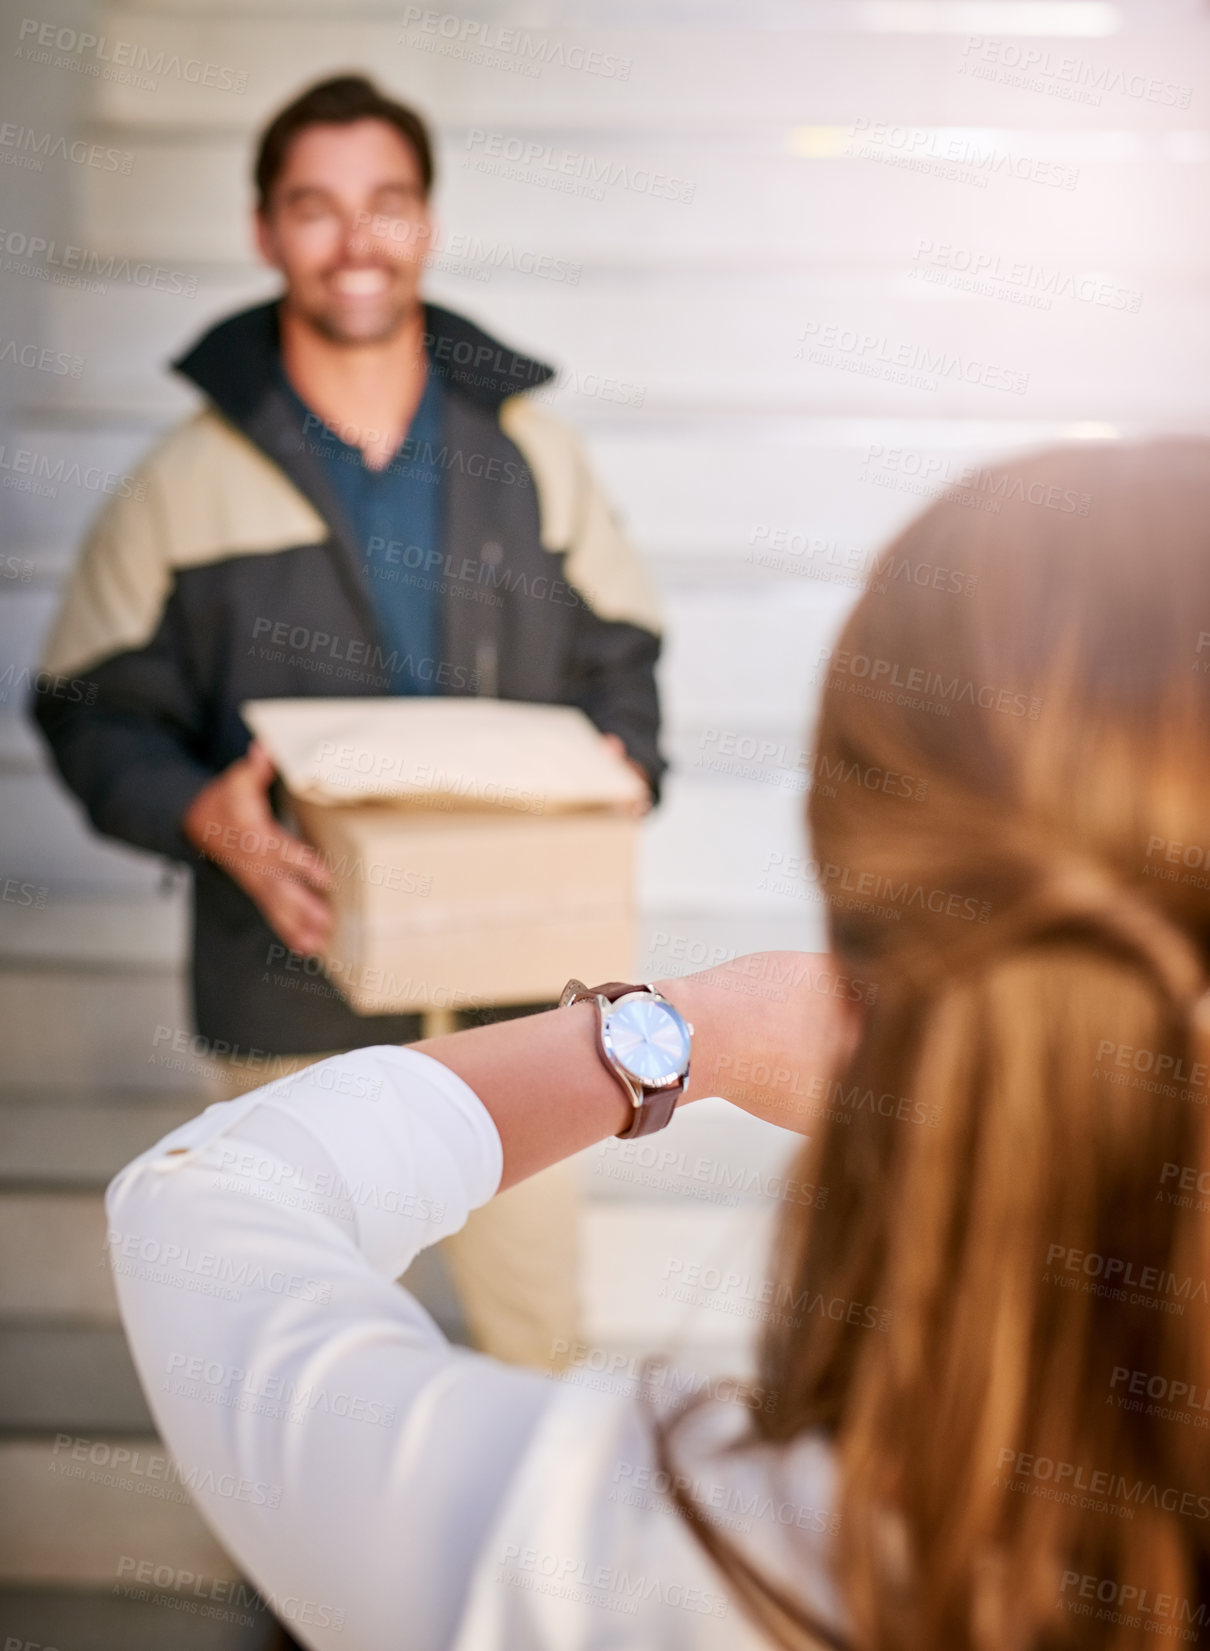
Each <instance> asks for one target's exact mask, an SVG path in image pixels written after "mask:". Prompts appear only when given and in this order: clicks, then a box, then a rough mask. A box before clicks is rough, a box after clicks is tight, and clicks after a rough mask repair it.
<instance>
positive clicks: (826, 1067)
mask: <svg viewBox="0 0 1210 1651" xmlns="http://www.w3.org/2000/svg"><path fill="white" fill-rule="evenodd" d="M652 984H653V985H654V986H655V987H656V989H657V990H658V991H660V992H662V993H663V995H664V996H665V997H666V998H667V999H668V1000H669V1002H670V1003H672V1004H673V1006H674V1007H675V1008H677V1009H679V1010H680V1012H681V1014H682V1015H683V1016H684V1017H685V1019H686V1020H687V1021H689V1022H690V1023H691V1024H692V1025H693V1028H694V1033H693V1056H692V1065H691V1069H690V1081H689V1085H688V1087H687V1088H686V1091H685V1094H684V1096H683V1097H682V1101H681V1105H684V1104H686V1103H687V1102H689V1101H694V1100H698V1099H700V1097H701V1096H703V1095H722V1096H724V1097H725V1098H726V1099H728V1100H733V1101H734V1102H735V1104H736V1105H737V1106H741V1107H743V1109H744V1110H745V1111H747V1112H752V1113H753V1114H755V1116H757V1117H760V1118H765V1119H766V1120H767V1121H769V1122H770V1123H776V1124H780V1125H782V1126H783V1127H784V1128H786V1129H792V1130H797V1131H799V1132H805V1131H806V1129H807V1127H808V1122H809V1119H810V1117H811V1116H812V1111H811V1105H812V1101H815V1102H816V1103H817V1102H818V1100H819V1098H820V1086H821V1085H822V1084H826V1083H827V1081H828V1079H829V1077H830V1076H831V1074H832V1073H833V1072H834V1071H835V1070H836V1069H837V1065H838V1063H839V1062H840V1061H842V1060H843V1058H844V1054H845V1052H846V1050H847V1048H848V1046H849V1040H850V1039H851V1037H852V1035H853V1032H854V1031H855V1029H856V1024H857V1018H856V1017H857V1012H858V1005H859V1004H860V1003H862V1002H864V1001H866V1000H867V999H866V987H865V984H864V983H863V982H860V981H855V980H853V979H852V978H851V977H849V976H846V975H844V974H842V973H840V972H839V971H838V970H837V969H836V967H835V966H834V964H833V963H832V961H831V959H830V958H829V957H827V956H826V955H825V954H822V953H812V952H756V953H753V954H751V955H750V956H747V957H739V958H735V959H733V960H732V961H730V962H728V963H724V964H722V965H720V966H719V967H718V968H715V969H706V970H703V971H702V972H700V973H698V974H692V975H685V976H683V977H682V978H681V979H679V980H659V981H653V982H652ZM596 1015H597V1011H596V1009H595V1008H594V1006H593V1005H592V1004H591V1003H578V1004H575V1005H573V1006H572V1007H570V1008H567V1009H552V1010H550V1011H548V1012H547V1013H546V1014H542V1015H531V1016H527V1017H525V1018H524V1019H519V1020H509V1021H500V1022H497V1023H496V1024H495V1025H492V1026H483V1027H477V1028H475V1029H474V1030H472V1031H467V1032H453V1033H451V1034H449V1035H448V1036H447V1037H440V1038H430V1039H428V1040H427V1041H426V1042H424V1043H418V1044H415V1045H413V1047H414V1048H416V1049H419V1050H421V1051H423V1052H424V1053H425V1054H428V1055H432V1056H433V1058H434V1059H435V1060H439V1061H440V1062H441V1063H442V1065H444V1066H447V1067H448V1068H449V1069H450V1071H451V1072H456V1073H457V1075H458V1076H459V1077H460V1078H462V1079H463V1080H464V1081H465V1082H466V1083H467V1084H469V1085H470V1087H471V1088H472V1089H473V1090H474V1091H475V1093H476V1095H478V1097H479V1099H480V1100H481V1101H482V1102H483V1104H484V1106H485V1107H486V1108H487V1110H488V1112H489V1113H490V1114H491V1116H492V1119H493V1121H494V1123H495V1125H496V1129H497V1131H498V1133H499V1136H500V1142H501V1146H502V1148H503V1154H504V1170H503V1174H502V1176H501V1180H500V1189H499V1190H500V1191H504V1189H505V1188H506V1187H511V1186H513V1185H514V1184H515V1183H516V1182H517V1181H523V1180H525V1178H526V1177H527V1176H530V1175H533V1174H535V1173H536V1172H537V1171H538V1170H540V1169H545V1168H546V1166H547V1165H548V1164H554V1163H558V1162H559V1160H560V1159H562V1158H568V1157H570V1156H571V1155H572V1154H573V1153H576V1152H579V1151H581V1150H582V1149H583V1148H584V1147H589V1146H593V1145H594V1144H595V1143H596V1142H598V1141H603V1140H605V1139H606V1137H607V1136H610V1135H616V1134H617V1133H618V1132H619V1131H620V1130H623V1129H625V1128H626V1126H627V1124H628V1122H629V1120H630V1117H631V1116H632V1113H631V1108H630V1106H629V1105H628V1103H627V1101H626V1097H625V1096H624V1095H623V1093H622V1090H621V1087H620V1085H619V1084H618V1082H617V1079H616V1078H614V1077H613V1076H612V1075H611V1074H610V1073H609V1071H608V1070H607V1069H606V1067H605V1064H604V1062H603V1061H602V1060H601V1058H600V1056H599V1055H598V1053H597V1047H596Z"/></svg>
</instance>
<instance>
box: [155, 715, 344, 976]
mask: <svg viewBox="0 0 1210 1651" xmlns="http://www.w3.org/2000/svg"><path fill="white" fill-rule="evenodd" d="M273 779H274V768H273V764H272V763H271V762H270V760H269V756H268V753H267V752H266V751H265V748H264V746H262V745H261V744H259V743H258V742H257V741H253V743H252V744H251V745H250V746H249V747H248V755H247V756H246V757H243V758H242V759H241V760H240V761H239V762H233V763H232V764H231V766H230V768H226V769H224V770H223V772H222V773H221V774H219V775H218V777H217V778H216V779H213V780H211V782H210V784H209V785H208V786H206V787H205V789H204V790H202V791H199V792H198V794H197V796H196V797H195V798H194V799H193V802H192V803H191V804H190V806H189V810H188V812H187V813H186V814H185V816H184V818H183V819H182V821H181V830H182V831H183V832H184V834H185V836H186V837H187V838H188V840H189V841H190V842H191V843H192V844H193V846H194V848H196V849H198V850H199V851H200V852H201V853H202V854H204V855H205V857H206V858H207V859H208V860H213V861H214V863H215V864H216V865H219V866H221V867H222V868H223V870H224V871H225V872H226V873H227V875H228V876H229V877H230V878H231V879H232V880H233V881H234V882H236V883H238V884H239V886H240V888H242V889H243V891H244V893H245V894H246V895H247V896H248V897H249V899H250V900H252V901H254V902H255V904H256V906H257V907H258V908H259V910H260V913H261V916H262V917H263V918H264V919H265V921H266V922H267V923H268V925H269V927H270V928H271V929H272V930H273V932H274V933H275V934H276V935H277V936H278V937H279V938H280V939H281V940H283V941H284V942H285V944H286V945H287V946H289V948H290V950H291V951H294V952H301V953H302V954H303V956H304V957H311V956H313V955H314V954H315V953H316V952H317V951H319V949H320V947H321V946H322V945H323V943H324V941H325V940H327V938H328V935H329V934H330V933H331V930H332V908H331V905H330V904H329V902H328V899H327V895H328V893H329V892H330V890H331V888H332V886H333V879H332V875H331V873H330V872H329V871H328V869H327V868H326V867H325V865H324V864H323V862H322V860H321V859H320V857H319V855H318V854H317V853H316V851H315V850H314V849H313V848H312V847H311V846H310V845H309V844H308V843H304V842H303V841H302V840H301V838H299V837H295V836H294V835H293V834H292V833H291V832H289V831H287V830H286V828H285V827H284V826H283V825H282V824H281V823H280V822H279V821H278V820H275V819H274V818H273V811H272V809H271V808H270V807H269V787H270V785H272V783H273Z"/></svg>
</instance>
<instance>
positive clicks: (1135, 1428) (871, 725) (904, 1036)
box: [706, 440, 1210, 1651]
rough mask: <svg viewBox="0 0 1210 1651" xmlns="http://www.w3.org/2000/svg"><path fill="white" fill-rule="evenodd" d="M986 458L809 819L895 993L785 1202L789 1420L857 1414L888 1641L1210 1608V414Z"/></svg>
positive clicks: (796, 1424)
mask: <svg viewBox="0 0 1210 1651" xmlns="http://www.w3.org/2000/svg"><path fill="white" fill-rule="evenodd" d="M981 482H982V483H983V485H981V486H980V488H979V489H978V490H977V491H975V492H973V493H960V494H953V495H950V496H949V497H947V498H946V499H944V500H942V501H941V502H939V503H938V504H936V505H934V506H933V507H932V508H931V509H929V510H928V511H927V512H925V513H924V514H923V515H922V516H921V517H920V518H919V519H917V520H916V521H915V522H914V523H913V524H912V525H911V526H910V527H909V528H908V529H907V530H906V532H904V533H903V534H902V535H901V536H900V537H899V538H898V539H897V540H896V541H895V542H894V544H892V545H891V546H890V547H889V549H888V550H887V551H886V552H885V553H884V554H883V556H882V557H881V559H880V561H879V564H878V566H877V567H876V568H875V570H874V572H873V574H872V576H871V580H870V584H869V587H868V589H867V590H866V592H865V593H864V595H863V596H862V598H861V600H860V601H859V603H858V604H857V606H856V608H855V610H854V612H853V613H852V615H851V617H850V619H849V621H848V623H847V625H846V626H845V628H844V631H843V633H842V635H841V637H840V639H839V641H838V643H837V645H836V648H835V650H834V653H833V655H832V660H831V666H830V673H829V677H828V681H827V684H826V687H825V690H824V694H823V705H822V710H821V715H820V720H819V726H818V738H817V753H816V762H815V765H814V774H815V787H814V790H813V792H812V796H811V802H810V810H809V817H810V829H811V833H812V840H813V854H814V857H815V860H816V862H817V864H818V866H819V867H820V877H821V881H822V883H823V885H824V890H825V895H826V898H827V902H828V914H829V924H830V929H831V935H832V941H833V947H834V950H835V951H836V952H837V954H838V956H839V957H840V959H842V960H843V961H844V962H845V963H846V964H848V965H850V966H851V967H852V969H853V970H854V972H859V973H860V974H861V975H862V976H863V977H865V978H873V979H874V980H875V981H876V982H877V986H878V995H877V998H876V1001H875V1003H874V1004H873V1005H872V1007H871V1008H870V1010H869V1011H868V1015H867V1018H866V1021H865V1025H864V1028H863V1031H862V1035H861V1039H860V1043H859V1045H858V1047H857V1050H856V1053H855V1055H854V1056H853V1059H852V1061H851V1062H850V1064H849V1066H848V1068H847V1070H846V1071H845V1072H844V1073H843V1074H841V1075H840V1076H839V1077H838V1079H837V1081H836V1084H835V1086H834V1090H833V1094H832V1096H831V1099H830V1102H829V1105H828V1107H827V1108H826V1109H825V1111H826V1117H825V1118H824V1119H823V1120H821V1126H820V1129H819V1132H818V1134H817V1136H816V1138H815V1139H814V1140H813V1141H812V1142H811V1143H810V1145H809V1146H808V1147H807V1149H806V1151H807V1154H808V1156H809V1157H810V1158H811V1160H812V1162H811V1168H810V1176H811V1179H812V1180H814V1181H815V1182H816V1183H817V1184H819V1185H821V1186H826V1187H828V1189H829V1197H828V1203H827V1205H826V1207H825V1208H824V1209H823V1210H822V1211H821V1210H818V1209H811V1210H810V1211H804V1212H801V1213H798V1214H795V1215H792V1216H791V1217H790V1218H789V1219H788V1220H787V1222H786V1224H785V1225H784V1226H783V1228H782V1229H781V1233H780V1238H779V1246H778V1266H779V1268H780V1274H781V1278H782V1280H783V1282H784V1283H785V1284H786V1285H787V1286H788V1288H789V1290H790V1292H791V1293H792V1295H793V1299H794V1300H795V1301H796V1302H797V1303H799V1304H800V1305H801V1306H802V1308H803V1310H802V1311H801V1312H799V1313H797V1314H793V1315H790V1317H789V1321H788V1322H783V1323H780V1324H777V1325H775V1326H772V1327H771V1328H770V1330H769V1332H768V1335H767V1337H766V1340H765V1345H764V1348H763V1352H762V1370H761V1374H760V1379H761V1382H762V1384H763V1385H764V1386H765V1388H766V1389H769V1388H772V1389H774V1390H776V1392H777V1393H778V1395H779V1403H778V1405H777V1408H776V1410H775V1411H774V1412H773V1414H772V1415H762V1416H761V1418H760V1419H759V1425H760V1429H761V1432H762V1433H763V1434H764V1435H765V1436H766V1437H768V1438H773V1439H781V1440H789V1439H791V1438H793V1437H795V1436H796V1435H797V1434H799V1433H801V1432H802V1431H804V1430H805V1429H808V1428H811V1427H823V1428H825V1429H827V1430H828V1432H829V1433H830V1434H831V1435H832V1437H833V1440H834V1442H835V1445H836V1449H837V1452H838V1458H839V1463H840V1467H841V1482H842V1484H843V1487H844V1489H843V1501H842V1511H843V1516H844V1523H843V1526H842V1532H841V1537H840V1539H839V1548H838V1568H839V1572H840V1578H841V1582H842V1585H843V1587H844V1591H845V1597H846V1600H847V1603H848V1607H849V1610H850V1613H851V1616H852V1619H853V1622H854V1629H855V1640H856V1643H857V1644H859V1645H870V1646H872V1647H873V1646H876V1647H879V1648H883V1647H899V1646H902V1647H908V1646H911V1647H925V1646H927V1647H930V1648H932V1647H935V1646H938V1645H944V1646H946V1647H947V1651H948V1648H953V1651H962V1648H963V1647H966V1646H974V1645H984V1644H986V1645H995V1646H997V1647H1008V1646H1012V1647H1016V1646H1033V1645H1041V1644H1045V1645H1053V1646H1056V1647H1057V1646H1060V1645H1072V1646H1075V1645H1079V1646H1081V1647H1083V1646H1088V1645H1106V1646H1110V1645H1125V1644H1127V1643H1130V1644H1134V1643H1137V1639H1138V1629H1137V1626H1134V1625H1132V1624H1131V1621H1130V1619H1131V1618H1132V1617H1135V1618H1137V1617H1138V1615H1139V1613H1138V1610H1137V1609H1135V1607H1136V1606H1137V1603H1138V1601H1139V1600H1140V1599H1144V1598H1146V1599H1150V1600H1151V1601H1152V1602H1153V1604H1152V1606H1151V1607H1150V1609H1151V1610H1152V1612H1153V1613H1155V1612H1156V1607H1155V1606H1154V1601H1155V1600H1156V1599H1158V1598H1160V1597H1161V1596H1164V1597H1165V1598H1166V1601H1167V1603H1166V1605H1165V1606H1164V1607H1163V1613H1166V1614H1155V1615H1154V1620H1153V1621H1151V1622H1150V1623H1147V1622H1144V1624H1143V1626H1144V1627H1146V1626H1150V1627H1152V1628H1158V1629H1159V1630H1160V1631H1161V1632H1163V1631H1166V1630H1168V1631H1170V1630H1171V1627H1172V1625H1173V1624H1176V1625H1177V1632H1178V1633H1179V1631H1180V1628H1181V1626H1183V1627H1185V1628H1188V1627H1190V1626H1191V1621H1190V1619H1191V1618H1192V1625H1196V1624H1197V1623H1199V1622H1202V1621H1203V1619H1204V1618H1205V1617H1206V1614H1207V1613H1206V1611H1205V1610H1204V1609H1203V1610H1202V1613H1201V1616H1198V1614H1197V1613H1198V1609H1199V1602H1198V1599H1197V1598H1196V1593H1195V1589H1196V1583H1195V1577H1194V1572H1193V1569H1192V1565H1193V1561H1194V1559H1195V1558H1196V1556H1197V1555H1198V1553H1199V1552H1203V1551H1206V1552H1210V1426H1201V1425H1199V1424H1200V1423H1210V1408H1206V1409H1195V1408H1193V1406H1192V1405H1191V1404H1190V1403H1189V1402H1188V1401H1189V1395H1190V1394H1196V1395H1198V1396H1199V1403H1200V1402H1202V1401H1204V1403H1205V1404H1206V1405H1207V1406H1210V1397H1208V1395H1210V1299H1208V1292H1210V1196H1205V1195H1201V1196H1199V1194H1198V1193H1197V1191H1196V1188H1197V1185H1198V1179H1199V1177H1201V1185H1202V1186H1203V1187H1206V1186H1210V1176H1207V1175H1205V1174H1204V1173H1203V1172H1205V1171H1210V1104H1208V1103H1210V1081H1208V1079H1210V1066H1208V1064H1207V1063H1210V1031H1206V1030H1203V1022H1202V1021H1201V1020H1200V1019H1199V1014H1200V1010H1201V1005H1199V998H1200V995H1201V993H1202V992H1203V990H1204V988H1205V987H1206V985H1207V983H1208V982H1207V961H1208V951H1207V943H1208V941H1210V444H1205V443H1201V442H1196V441H1192V440H1190V441H1179V442H1177V441H1174V442H1165V443H1157V444H1153V445H1147V446H1138V447H1125V446H1096V447H1088V448H1076V449H1065V450H1062V451H1058V452H1053V453H1046V454H1042V455H1040V456H1035V457H1030V458H1026V459H1022V460H1020V461H1017V462H1014V463H1012V464H1009V465H1007V466H1005V467H1004V468H1003V469H1002V470H999V471H996V472H992V473H990V474H986V475H985V476H983V477H982V478H981ZM1203 663H1205V664H1206V665H1207V667H1208V670H1207V672H1203V670H1202V665H1203ZM1206 1020H1207V1021H1210V1013H1208V1014H1207V1016H1206ZM888 1093H889V1094H892V1095H894V1096H896V1097H900V1098H902V1097H907V1098H908V1099H909V1100H910V1101H912V1102H916V1103H921V1104H919V1105H913V1106H908V1107H903V1106H897V1107H895V1108H893V1109H891V1108H887V1109H882V1110H880V1109H879V1107H878V1105H877V1104H876V1098H877V1097H880V1096H882V1095H885V1094H888ZM1190 1187H1192V1188H1193V1190H1192V1192H1191V1191H1190V1190H1189V1189H1190ZM817 1297H821V1298H822V1299H825V1300H828V1301H832V1300H841V1301H843V1302H848V1303H854V1302H856V1303H860V1304H863V1305H872V1306H874V1307H876V1308H877V1309H878V1314H877V1317H876V1323H877V1325H878V1326H885V1328H867V1323H868V1316H867V1315H863V1314H844V1315H836V1316H834V1317H833V1316H820V1315H817V1314H812V1313H811V1312H809V1311H807V1310H806V1308H807V1304H808V1303H809V1302H811V1301H812V1300H814V1299H816V1298H817ZM1181 1384H1184V1385H1183V1386H1182V1385H1181ZM706 1540H707V1543H708V1545H709V1546H712V1547H713V1546H717V1544H715V1543H714V1542H713V1539H710V1538H706ZM1088 1578H1091V1579H1092V1581H1091V1582H1089V1581H1087V1580H1086V1579H1088ZM738 1580H740V1581H741V1583H742V1580H743V1579H742V1578H739V1579H738ZM1144 1589H1145V1590H1147V1593H1146V1595H1144V1594H1143V1590H1144ZM1131 1590H1136V1591H1135V1592H1131ZM1090 1600H1091V1601H1092V1605H1091V1610H1090V1608H1089V1601H1090ZM1098 1611H1101V1612H1103V1613H1104V1614H1103V1615H1102V1616H1100V1617H1098V1616H1097V1612H1098ZM1115 1611H1116V1612H1117V1613H1118V1614H1117V1616H1116V1617H1115V1616H1114V1612H1115ZM770 1620H772V1619H770Z"/></svg>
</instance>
